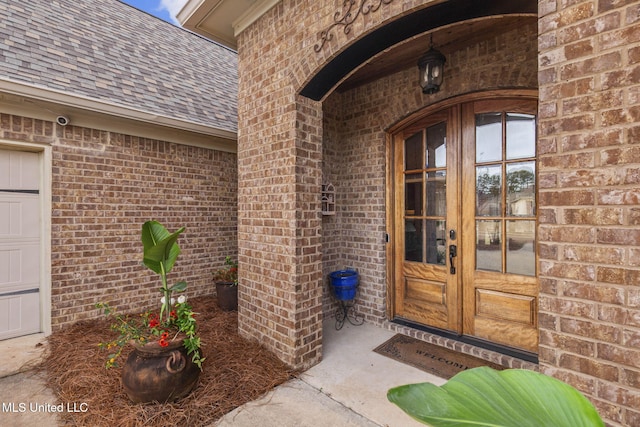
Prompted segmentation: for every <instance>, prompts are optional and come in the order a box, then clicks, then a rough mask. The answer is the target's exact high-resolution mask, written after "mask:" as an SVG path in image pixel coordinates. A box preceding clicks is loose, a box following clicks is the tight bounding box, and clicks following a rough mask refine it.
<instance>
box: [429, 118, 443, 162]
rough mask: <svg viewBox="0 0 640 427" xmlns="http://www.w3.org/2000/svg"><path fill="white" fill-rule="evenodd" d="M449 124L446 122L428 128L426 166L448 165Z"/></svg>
mask: <svg viewBox="0 0 640 427" xmlns="http://www.w3.org/2000/svg"><path fill="white" fill-rule="evenodd" d="M446 144H447V124H446V122H442V123H438V124H437V125H434V126H431V127H428V128H427V152H426V167H427V168H442V167H445V166H447V149H446Z"/></svg>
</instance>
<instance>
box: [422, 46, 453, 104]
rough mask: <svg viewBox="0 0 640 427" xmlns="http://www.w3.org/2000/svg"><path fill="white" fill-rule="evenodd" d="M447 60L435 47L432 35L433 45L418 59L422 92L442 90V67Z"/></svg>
mask: <svg viewBox="0 0 640 427" xmlns="http://www.w3.org/2000/svg"><path fill="white" fill-rule="evenodd" d="M446 61H447V60H446V58H445V57H444V55H443V54H442V53H440V52H439V51H437V50H436V49H434V48H433V35H431V47H430V48H429V50H428V51H427V53H425V54H424V55H422V56H421V57H420V59H419V60H418V69H419V70H420V86H421V87H422V93H427V94H432V93H436V92H437V91H439V90H440V85H441V84H442V79H443V73H442V69H443V68H444V63H445V62H446Z"/></svg>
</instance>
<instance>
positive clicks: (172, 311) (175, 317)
mask: <svg viewBox="0 0 640 427" xmlns="http://www.w3.org/2000/svg"><path fill="white" fill-rule="evenodd" d="M169 314H170V315H171V317H172V318H173V319H177V318H178V313H176V311H175V310H171V313H169Z"/></svg>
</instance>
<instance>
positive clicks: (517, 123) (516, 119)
mask: <svg viewBox="0 0 640 427" xmlns="http://www.w3.org/2000/svg"><path fill="white" fill-rule="evenodd" d="M535 155H536V119H535V116H532V115H531V114H516V113H507V159H522V158H524V157H534V156H535Z"/></svg>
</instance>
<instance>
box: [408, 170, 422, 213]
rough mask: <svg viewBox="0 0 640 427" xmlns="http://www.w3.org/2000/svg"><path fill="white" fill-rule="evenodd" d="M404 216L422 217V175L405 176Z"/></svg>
mask: <svg viewBox="0 0 640 427" xmlns="http://www.w3.org/2000/svg"><path fill="white" fill-rule="evenodd" d="M404 206H405V215H407V216H418V215H422V173H414V174H410V175H406V176H405V178H404Z"/></svg>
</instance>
